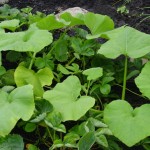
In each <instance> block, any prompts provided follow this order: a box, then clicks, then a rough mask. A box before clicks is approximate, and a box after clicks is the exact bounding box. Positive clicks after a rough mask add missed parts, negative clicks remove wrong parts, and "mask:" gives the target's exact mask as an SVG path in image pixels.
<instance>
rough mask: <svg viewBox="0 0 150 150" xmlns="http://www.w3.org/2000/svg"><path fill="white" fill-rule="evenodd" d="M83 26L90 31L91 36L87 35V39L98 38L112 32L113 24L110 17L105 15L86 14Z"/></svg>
mask: <svg viewBox="0 0 150 150" xmlns="http://www.w3.org/2000/svg"><path fill="white" fill-rule="evenodd" d="M84 22H85V25H86V26H87V27H88V28H89V29H90V31H91V33H92V35H88V36H87V38H88V39H91V38H98V37H100V36H101V35H102V33H104V32H106V31H109V30H112V29H113V28H114V22H113V20H112V19H110V17H108V16H106V15H100V14H94V13H91V12H89V13H87V14H85V20H84Z"/></svg>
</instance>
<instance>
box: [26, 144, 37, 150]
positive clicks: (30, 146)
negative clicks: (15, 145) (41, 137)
mask: <svg viewBox="0 0 150 150" xmlns="http://www.w3.org/2000/svg"><path fill="white" fill-rule="evenodd" d="M26 147H27V150H40V149H39V148H37V147H36V146H35V145H33V144H27V145H26Z"/></svg>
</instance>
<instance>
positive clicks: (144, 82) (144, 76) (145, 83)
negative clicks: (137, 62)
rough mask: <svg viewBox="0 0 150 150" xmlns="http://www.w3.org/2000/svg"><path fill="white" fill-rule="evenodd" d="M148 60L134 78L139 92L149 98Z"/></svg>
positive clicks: (149, 64) (149, 71)
mask: <svg viewBox="0 0 150 150" xmlns="http://www.w3.org/2000/svg"><path fill="white" fill-rule="evenodd" d="M149 77H150V62H147V63H146V64H145V66H144V68H143V69H142V72H141V73H140V74H139V76H138V77H137V78H136V79H135V83H136V85H137V87H138V88H139V89H140V91H141V93H142V94H143V95H144V96H146V97H148V98H150V80H149Z"/></svg>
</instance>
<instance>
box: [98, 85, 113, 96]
mask: <svg viewBox="0 0 150 150" xmlns="http://www.w3.org/2000/svg"><path fill="white" fill-rule="evenodd" d="M100 91H101V93H102V94H104V95H107V94H109V93H110V91H111V86H110V85H109V84H104V85H100Z"/></svg>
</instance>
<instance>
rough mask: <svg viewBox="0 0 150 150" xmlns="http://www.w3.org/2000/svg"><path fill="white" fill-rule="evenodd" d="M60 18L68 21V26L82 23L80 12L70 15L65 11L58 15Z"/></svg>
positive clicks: (82, 16)
mask: <svg viewBox="0 0 150 150" xmlns="http://www.w3.org/2000/svg"><path fill="white" fill-rule="evenodd" d="M60 18H61V19H64V20H65V21H66V22H70V24H69V25H68V26H75V25H84V15H83V14H80V13H79V14H77V15H76V16H72V15H71V14H70V13H68V12H65V13H63V14H61V15H60Z"/></svg>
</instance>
